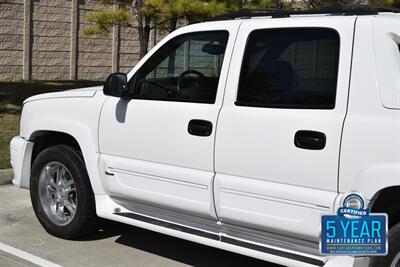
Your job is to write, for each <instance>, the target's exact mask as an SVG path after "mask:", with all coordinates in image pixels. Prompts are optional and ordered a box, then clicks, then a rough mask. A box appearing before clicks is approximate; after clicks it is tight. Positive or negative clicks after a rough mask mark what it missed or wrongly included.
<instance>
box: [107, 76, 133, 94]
mask: <svg viewBox="0 0 400 267" xmlns="http://www.w3.org/2000/svg"><path fill="white" fill-rule="evenodd" d="M103 92H104V94H105V95H108V96H115V97H124V96H125V95H126V93H127V92H128V77H127V76H126V74H125V73H112V74H110V75H109V76H108V77H107V79H106V82H105V84H104V88H103Z"/></svg>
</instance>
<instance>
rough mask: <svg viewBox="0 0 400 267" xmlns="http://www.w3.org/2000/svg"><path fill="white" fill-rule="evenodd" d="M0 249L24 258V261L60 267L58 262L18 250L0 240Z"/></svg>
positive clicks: (47, 266) (49, 266)
mask: <svg viewBox="0 0 400 267" xmlns="http://www.w3.org/2000/svg"><path fill="white" fill-rule="evenodd" d="M0 250H2V251H5V252H7V253H9V254H12V255H14V256H16V257H18V258H21V259H24V260H26V261H29V262H31V263H34V264H36V265H39V266H46V267H62V266H61V265H58V264H55V263H53V262H50V261H48V260H45V259H42V258H40V257H38V256H35V255H32V254H30V253H28V252H26V251H23V250H20V249H18V248H14V247H12V246H9V245H7V244H4V243H2V242H0Z"/></svg>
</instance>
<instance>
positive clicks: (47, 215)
mask: <svg viewBox="0 0 400 267" xmlns="http://www.w3.org/2000/svg"><path fill="white" fill-rule="evenodd" d="M261 13H262V12H261ZM261 15H262V14H261ZM261 15H260V13H257V15H256V16H254V17H251V16H248V17H246V18H239V19H230V20H219V21H211V22H205V23H200V24H194V25H189V26H186V27H183V28H180V29H178V30H176V31H174V32H173V33H171V34H170V35H168V36H167V37H165V38H164V39H163V40H162V41H161V42H160V43H159V44H158V45H157V46H155V47H154V48H153V49H152V50H151V51H150V52H149V53H148V54H147V55H146V56H145V57H144V58H143V59H142V60H140V62H139V63H137V64H136V65H135V66H134V68H133V69H132V70H131V71H130V72H129V73H128V74H122V73H114V74H111V75H110V76H109V77H108V78H107V80H106V83H105V85H104V88H103V87H93V88H84V89H78V90H70V91H65V92H59V93H49V94H42V95H38V96H34V97H31V98H29V99H27V100H26V101H25V102H24V107H23V112H22V117H21V126H20V135H19V136H17V137H15V138H14V139H13V140H12V141H11V163H12V166H13V169H14V173H15V177H14V180H13V182H14V184H15V185H18V186H19V187H23V188H30V194H31V199H32V205H33V208H34V210H35V213H36V216H37V218H38V220H39V221H40V223H41V224H42V225H43V227H44V228H45V229H46V230H47V231H48V232H49V233H50V234H52V235H55V236H58V237H61V238H66V239H74V238H78V237H80V236H82V235H84V234H88V233H89V232H91V231H92V230H94V229H96V224H95V223H96V219H97V218H99V217H100V218H105V219H109V220H114V221H118V222H122V223H126V224H130V225H135V226H138V227H142V228H146V229H149V230H152V231H156V232H160V233H163V234H167V235H171V236H175V237H179V238H183V239H187V240H191V241H194V242H198V243H201V244H205V245H209V246H213V247H217V248H221V249H225V250H229V251H233V252H236V253H240V254H244V255H248V256H251V257H255V258H259V259H263V260H266V261H269V262H275V263H279V264H283V265H289V266H355V265H358V266H374V267H377V266H399V264H400V263H399V262H400V261H399V258H400V51H399V43H400V15H397V14H395V13H390V12H383V13H380V12H371V13H368V12H365V13H363V12H359V14H358V13H357V12H354V14H349V13H346V12H344V13H343V14H335V15H332V14H319V15H318V14H311V15H307V14H289V13H288V14H286V15H285V13H284V12H282V13H279V14H278V16H274V15H273V14H272V16H271V15H269V14H268V12H266V13H265V14H264V15H265V16H264V17H263V16H261ZM350 191H357V192H360V193H362V194H363V196H364V197H365V198H366V199H367V200H368V202H369V205H370V207H371V209H372V211H373V212H379V213H387V214H388V218H389V229H390V230H389V234H388V235H389V253H388V255H387V256H383V257H377V256H376V257H350V256H327V255H321V254H320V252H319V232H320V222H321V215H324V214H332V213H334V212H335V211H336V209H337V208H338V205H339V203H340V199H341V197H342V196H343V195H344V194H345V193H346V192H350ZM133 238H134V237H133Z"/></svg>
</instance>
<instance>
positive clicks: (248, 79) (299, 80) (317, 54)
mask: <svg viewBox="0 0 400 267" xmlns="http://www.w3.org/2000/svg"><path fill="white" fill-rule="evenodd" d="M339 44H340V40H339V35H338V33H337V32H336V31H334V30H331V29H325V28H293V29H266V30H257V31H254V32H252V33H251V34H250V36H249V38H248V41H247V47H246V50H245V53H244V58H243V63H242V70H241V75H240V82H239V88H238V96H237V102H236V105H241V106H258V107H271V108H305V109H307V108H310V109H311V108H318V109H333V108H334V107H335V99H336V86H337V74H338V62H339Z"/></svg>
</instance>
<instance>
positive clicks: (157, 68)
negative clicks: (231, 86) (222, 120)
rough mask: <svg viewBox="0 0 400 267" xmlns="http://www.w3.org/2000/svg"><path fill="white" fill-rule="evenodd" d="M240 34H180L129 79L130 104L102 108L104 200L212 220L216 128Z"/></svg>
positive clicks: (194, 29)
mask: <svg viewBox="0 0 400 267" xmlns="http://www.w3.org/2000/svg"><path fill="white" fill-rule="evenodd" d="M238 26H239V23H229V24H228V23H221V24H219V25H217V24H212V25H208V27H206V28H205V27H204V25H201V24H199V25H194V26H189V27H186V28H183V29H179V30H178V31H176V32H174V33H173V34H172V35H169V36H168V37H166V39H165V40H163V42H161V43H160V44H159V45H158V46H157V47H156V48H155V50H153V51H152V52H150V55H148V56H147V57H146V58H145V59H144V60H143V61H142V62H140V63H139V64H138V66H137V67H136V69H135V70H134V71H133V72H134V75H133V77H132V78H131V79H130V81H129V85H130V88H131V90H132V92H133V95H132V99H130V100H124V99H120V98H116V97H110V98H109V99H108V100H107V101H106V102H105V104H104V107H103V110H102V113H101V118H100V129H99V134H100V152H101V166H102V167H103V169H104V170H103V173H105V175H104V183H105V185H106V188H107V193H108V194H109V195H111V196H112V197H116V198H119V199H124V200H128V201H132V202H139V203H145V204H147V205H151V206H158V207H163V208H166V209H167V210H168V209H172V210H177V211H180V212H188V213H190V214H196V215H198V216H201V217H205V218H215V208H214V202H213V191H212V188H213V187H212V182H213V179H214V145H215V129H216V128H215V127H216V122H217V116H218V112H219V111H220V109H221V106H222V99H223V94H224V88H225V81H226V76H227V73H228V67H229V62H230V57H231V53H232V50H233V44H234V41H235V37H236V34H237V29H238Z"/></svg>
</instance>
